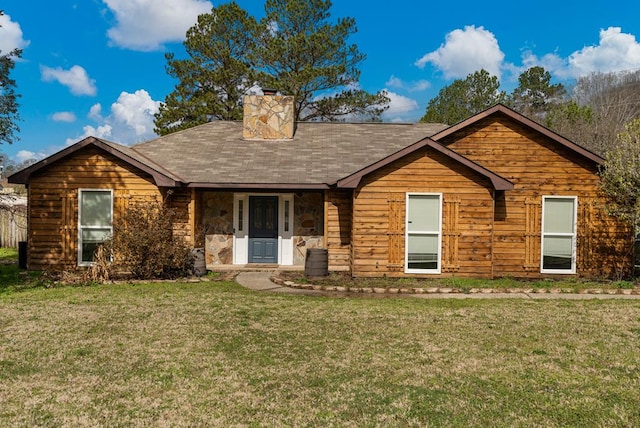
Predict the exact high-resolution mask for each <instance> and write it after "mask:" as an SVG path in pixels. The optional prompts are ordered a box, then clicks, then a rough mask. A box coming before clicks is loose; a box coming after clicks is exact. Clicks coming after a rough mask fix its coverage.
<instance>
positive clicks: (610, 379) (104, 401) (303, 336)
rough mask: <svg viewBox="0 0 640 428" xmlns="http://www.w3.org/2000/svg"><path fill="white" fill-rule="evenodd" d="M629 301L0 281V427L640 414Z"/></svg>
mask: <svg viewBox="0 0 640 428" xmlns="http://www.w3.org/2000/svg"><path fill="white" fill-rule="evenodd" d="M639 343H640V301H637V300H633V301H628V300H624V301H623V300H606V301H599V300H586V301H569V300H523V299H507V300H483V299H480V300H470V299H469V300H467V299H464V300H449V299H443V300H421V299H403V298H363V297H359V298H330V297H304V296H293V295H278V294H270V293H256V292H250V291H247V290H244V289H242V288H240V287H239V286H237V285H236V284H234V283H232V282H212V283H208V282H202V283H158V284H138V285H124V284H122V285H107V286H91V287H62V288H52V289H45V288H36V289H27V290H22V291H20V292H8V293H0V401H1V402H2V405H1V406H0V426H74V427H75V426H80V427H82V426H171V427H181V426H182V427H186V426H224V427H226V426H256V427H258V426H265V427H272V426H322V427H324V426H354V427H355V426H358V427H360V426H397V427H407V426H416V427H417V426H421V427H422V426H482V427H485V426H493V427H496V426H498V427H499V426H504V427H507V426H509V427H511V426H558V427H560V426H563V427H564V426H607V427H615V426H620V427H623V426H624V427H628V426H640V353H639V352H638V344H639Z"/></svg>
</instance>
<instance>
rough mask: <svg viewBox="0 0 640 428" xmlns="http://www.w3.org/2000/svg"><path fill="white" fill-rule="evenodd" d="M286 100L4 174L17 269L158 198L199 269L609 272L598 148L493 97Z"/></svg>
mask: <svg viewBox="0 0 640 428" xmlns="http://www.w3.org/2000/svg"><path fill="white" fill-rule="evenodd" d="M293 105H294V104H293V98H292V97H289V96H281V95H274V94H266V95H264V96H257V95H255V96H247V97H246V98H245V103H244V120H243V121H213V122H210V123H207V124H204V125H200V126H196V127H193V128H190V129H187V130H183V131H179V132H175V133H173V134H170V135H166V136H163V137H159V138H156V139H154V140H151V141H147V142H143V143H140V144H136V145H134V146H130V147H128V146H123V145H120V144H116V143H113V142H109V141H105V140H103V139H99V138H94V137H89V138H86V139H84V140H82V141H80V142H78V143H76V144H74V145H72V146H69V147H67V148H65V149H64V150H62V151H60V152H58V153H56V154H54V155H52V156H50V157H48V158H46V159H44V160H42V161H40V162H38V163H36V164H34V165H31V166H30V167H28V168H26V169H24V170H22V171H20V172H17V173H15V174H14V175H12V176H11V177H10V178H9V179H10V181H11V182H14V183H23V184H25V185H27V187H28V190H29V237H28V266H29V268H30V269H38V270H40V269H68V268H76V267H79V266H80V267H81V266H87V265H90V264H91V263H92V257H93V250H94V249H95V246H96V245H97V243H99V242H100V241H101V240H102V239H103V238H104V237H105V236H106V235H108V234H109V233H111V230H112V222H113V221H114V220H117V219H118V218H119V216H120V215H121V214H122V213H123V211H124V210H126V209H127V207H128V206H130V205H131V204H135V203H136V202H138V201H143V200H149V199H154V200H162V201H165V202H166V203H167V204H169V205H170V206H172V207H174V208H176V209H177V210H178V211H179V213H180V216H179V219H178V223H179V224H177V225H176V226H175V227H174V230H175V231H176V233H180V234H182V236H183V237H184V239H185V240H186V241H187V242H188V243H189V244H190V245H193V246H194V247H204V248H205V250H206V251H205V254H206V264H207V268H208V269H212V270H215V269H216V268H222V267H223V266H224V267H238V268H240V267H245V266H255V265H265V264H266V265H269V266H276V265H277V266H283V267H284V266H296V265H304V259H305V253H306V249H308V248H325V249H327V252H328V266H329V270H331V271H348V272H351V274H352V275H354V276H361V277H365V276H394V277H395V276H419V275H422V276H425V277H427V276H433V277H438V276H460V277H484V278H494V277H502V276H510V277H529V278H540V277H553V276H556V275H574V276H580V277H582V276H601V277H604V276H611V275H619V274H621V273H624V272H628V271H629V269H630V268H631V266H632V262H631V253H630V252H629V249H630V248H631V246H632V245H633V233H632V231H631V230H630V229H629V228H628V227H627V226H626V225H625V224H624V223H622V222H620V221H618V220H616V219H615V218H612V217H610V216H608V215H607V212H606V210H605V209H604V201H603V199H602V197H601V196H600V195H599V191H598V181H599V177H598V169H599V168H600V167H601V166H602V164H603V159H602V158H601V157H600V156H598V155H596V154H594V153H592V152H590V151H589V150H586V149H585V148H583V147H581V146H579V145H578V144H576V143H574V142H572V141H569V140H568V139H566V138H563V137H562V136H560V135H558V134H556V133H554V132H552V131H550V130H549V129H547V128H545V127H543V126H541V125H539V124H538V123H536V122H534V121H532V120H530V119H528V118H526V117H524V116H522V115H521V114H519V113H516V112H514V111H513V110H510V109H509V108H507V107H505V106H503V105H496V106H494V107H492V108H490V109H488V110H486V111H483V112H481V113H479V114H477V115H475V116H472V117H470V118H468V119H467V120H465V121H463V122H461V123H458V124H456V125H453V126H446V125H442V124H424V123H417V124H396V123H341V122H331V123H318V122H304V123H294V120H293V117H294V114H293V113H294V112H293V108H294V107H293Z"/></svg>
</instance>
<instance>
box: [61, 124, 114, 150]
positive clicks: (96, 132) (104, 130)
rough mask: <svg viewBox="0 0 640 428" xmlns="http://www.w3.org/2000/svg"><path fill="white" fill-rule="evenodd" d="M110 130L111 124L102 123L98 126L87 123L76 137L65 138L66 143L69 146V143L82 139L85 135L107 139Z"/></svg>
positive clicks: (109, 135) (109, 136)
mask: <svg viewBox="0 0 640 428" xmlns="http://www.w3.org/2000/svg"><path fill="white" fill-rule="evenodd" d="M111 130H112V128H111V125H102V126H98V127H93V126H91V125H87V126H84V127H83V128H82V131H83V133H82V135H79V136H77V137H76V138H67V141H66V145H67V146H70V145H71V144H74V143H77V142H78V141H80V140H84V139H85V138H87V137H97V138H104V139H105V140H108V139H110V138H111Z"/></svg>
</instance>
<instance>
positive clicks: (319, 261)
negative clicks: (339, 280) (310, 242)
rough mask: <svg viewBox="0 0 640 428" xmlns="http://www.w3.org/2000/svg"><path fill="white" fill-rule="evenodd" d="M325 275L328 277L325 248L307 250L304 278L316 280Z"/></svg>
mask: <svg viewBox="0 0 640 428" xmlns="http://www.w3.org/2000/svg"><path fill="white" fill-rule="evenodd" d="M327 275H329V251H328V250H327V249H325V248H307V257H306V259H305V261H304V276H306V277H316V278H317V277H323V276H327Z"/></svg>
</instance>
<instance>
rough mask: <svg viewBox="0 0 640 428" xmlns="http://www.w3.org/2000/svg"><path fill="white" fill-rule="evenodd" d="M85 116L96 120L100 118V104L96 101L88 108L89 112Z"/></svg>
mask: <svg viewBox="0 0 640 428" xmlns="http://www.w3.org/2000/svg"><path fill="white" fill-rule="evenodd" d="M87 117H88V118H89V119H93V120H95V121H97V122H99V121H101V120H102V106H101V105H100V103H97V104H94V105H92V106H91V109H89V114H87Z"/></svg>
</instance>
